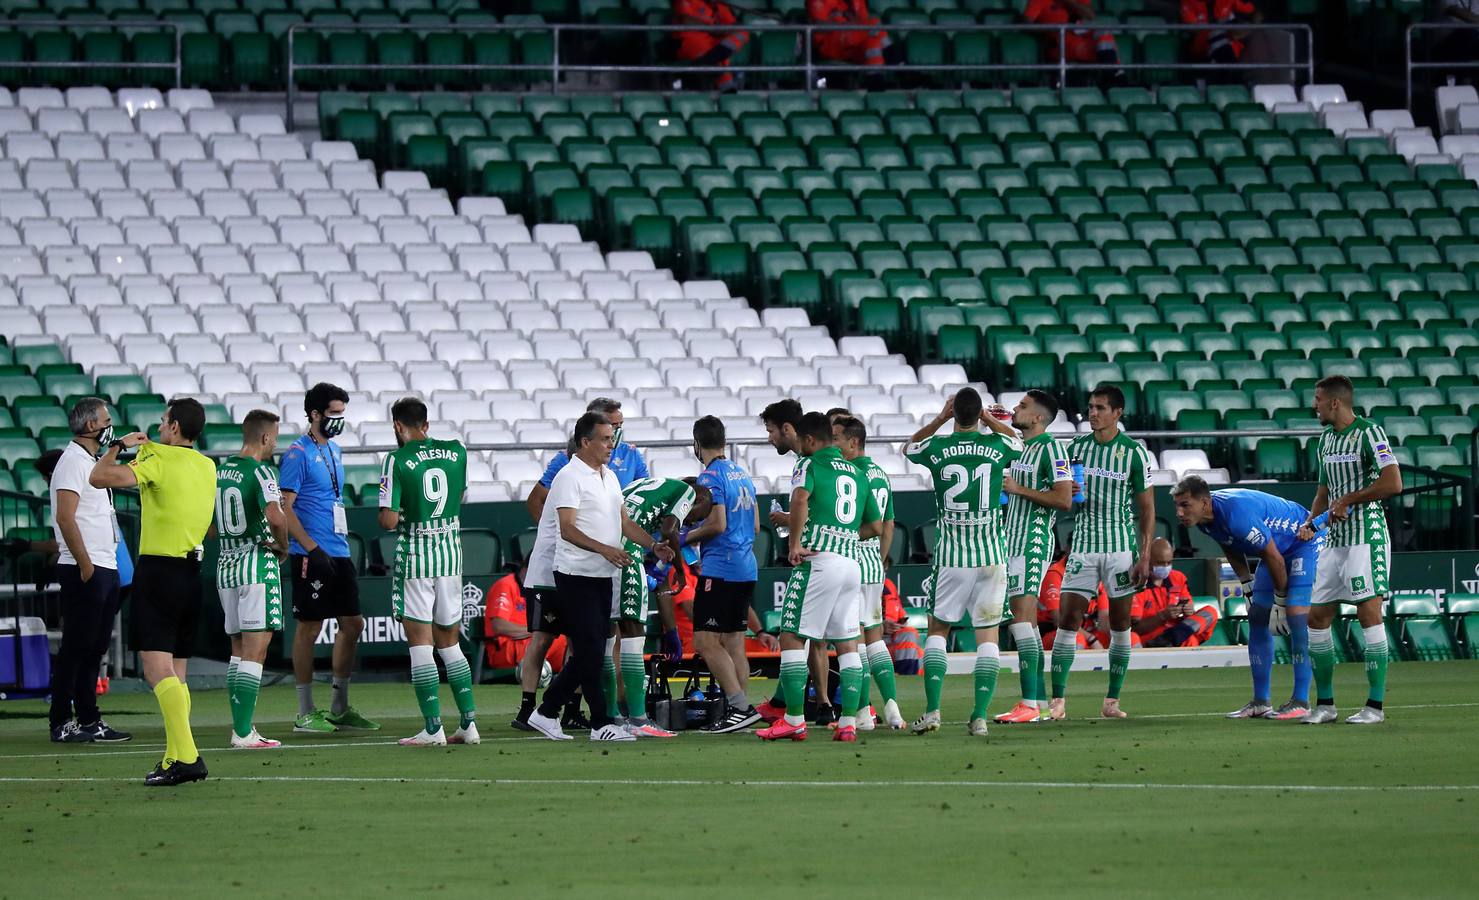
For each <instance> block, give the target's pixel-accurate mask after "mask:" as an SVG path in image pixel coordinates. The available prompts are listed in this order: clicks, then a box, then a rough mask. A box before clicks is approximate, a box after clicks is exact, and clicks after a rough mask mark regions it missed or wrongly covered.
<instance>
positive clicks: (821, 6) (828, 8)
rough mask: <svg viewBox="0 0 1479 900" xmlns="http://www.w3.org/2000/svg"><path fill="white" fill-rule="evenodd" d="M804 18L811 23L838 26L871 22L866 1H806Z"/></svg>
mask: <svg viewBox="0 0 1479 900" xmlns="http://www.w3.org/2000/svg"><path fill="white" fill-rule="evenodd" d="M806 17H807V18H808V19H810V20H811V21H813V22H826V23H833V24H838V25H845V24H850V23H852V22H871V20H872V16H870V15H868V0H806Z"/></svg>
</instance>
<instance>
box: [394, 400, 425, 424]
mask: <svg viewBox="0 0 1479 900" xmlns="http://www.w3.org/2000/svg"><path fill="white" fill-rule="evenodd" d="M390 421H392V422H399V423H401V424H402V425H404V426H406V427H407V428H420V427H421V426H423V425H425V424H426V404H425V403H422V402H421V401H420V400H419V399H417V398H415V397H402V398H401V399H399V400H397V401H395V402H394V403H392V404H391V405H390Z"/></svg>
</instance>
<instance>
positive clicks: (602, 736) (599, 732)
mask: <svg viewBox="0 0 1479 900" xmlns="http://www.w3.org/2000/svg"><path fill="white" fill-rule="evenodd" d="M529 722H530V724H533V722H534V717H533V716H530V717H529ZM636 739H637V736H636V735H634V734H632V733H631V732H630V731H627V730H626V729H625V728H623V727H622V726H620V725H617V724H615V723H612V724H610V725H602V726H601V727H600V728H597V729H596V730H595V731H592V732H591V740H593V741H635V740H636Z"/></svg>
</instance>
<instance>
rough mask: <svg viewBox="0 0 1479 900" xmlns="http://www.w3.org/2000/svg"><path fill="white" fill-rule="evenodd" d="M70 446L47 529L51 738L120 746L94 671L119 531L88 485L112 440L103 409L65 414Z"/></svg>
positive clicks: (107, 622)
mask: <svg viewBox="0 0 1479 900" xmlns="http://www.w3.org/2000/svg"><path fill="white" fill-rule="evenodd" d="M67 425H68V426H69V427H70V428H71V430H72V441H71V443H69V444H67V447H66V449H65V450H63V451H62V456H61V459H59V460H57V464H56V469H55V471H53V472H52V475H51V513H52V522H51V528H52V531H53V533H54V534H55V535H56V544H57V552H58V554H59V557H58V559H57V581H58V583H59V584H60V585H61V595H62V645H61V649H60V650H59V651H58V652H57V660H56V668H55V669H53V670H52V673H51V739H52V741H54V742H56V743H59V744H78V743H92V742H94V741H99V742H104V743H118V742H122V741H126V740H129V739H130V738H131V737H132V735H130V734H128V733H126V732H122V731H118V730H116V729H113V728H110V727H108V724H107V723H106V722H104V721H103V717H102V715H101V714H100V713H99V712H98V695H97V684H98V667H99V665H100V664H101V662H102V659H103V654H104V653H105V652H107V649H108V639H109V638H110V637H111V636H112V634H113V619H114V618H115V617H116V616H117V615H118V591H119V582H118V532H117V522H116V520H115V519H114V516H113V495H112V492H110V491H108V490H106V489H103V488H95V487H93V486H92V485H91V484H89V483H88V477H89V476H90V475H91V474H92V468H93V464H94V463H96V462H97V455H98V450H99V449H100V448H101V447H103V446H105V445H107V444H108V443H109V442H110V441H112V440H113V416H112V414H111V413H109V412H108V404H107V403H106V402H104V401H103V400H100V399H98V398H97V397H84V398H82V399H81V400H78V401H77V403H76V404H74V405H73V406H72V410H71V412H70V413H68V415H67Z"/></svg>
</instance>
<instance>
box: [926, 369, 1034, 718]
mask: <svg viewBox="0 0 1479 900" xmlns="http://www.w3.org/2000/svg"><path fill="white" fill-rule="evenodd" d="M986 418H987V416H986V413H985V412H984V410H983V408H982V402H981V395H980V394H979V393H977V392H976V390H975V389H974V388H961V389H960V391H959V392H957V393H956V394H955V396H953V397H951V398H950V399H949V400H947V401H946V402H945V406H944V408H943V409H941V410H940V414H939V415H937V416H935V418H934V421H932V422H930V423H929V424H927V425H925V426H924V427H923V428H920V429H919V430H918V431H916V432H915V433H914V436H913V437H911V438H910V439H909V443H908V444H907V445H906V446H905V447H904V455H905V456H906V457H908V458H909V459H910V460H911V461H912V462H915V463H918V464H919V465H921V466H924V467H925V468H926V469H929V471H930V474H931V475H932V476H933V477H934V485H935V503H936V505H937V507H938V509H939V516H940V518H939V524H938V529H937V531H936V537H935V548H934V555H935V559H934V562H935V570H934V576H933V578H932V579H931V584H932V587H931V588H930V594H929V607H930V620H929V637H928V638H927V639H926V640H925V644H924V699H925V711H924V714H923V715H921V716H920V717H919V718H918V719H916V720H915V722H914V724H913V726H912V728H911V730H912V731H913V732H914V733H915V734H924V733H926V732H930V731H938V730H939V729H940V721H941V717H940V691H941V688H942V687H943V686H944V683H945V668H946V664H947V663H946V658H945V639H946V637H947V636H948V635H949V634H950V629H951V627H953V626H955V625H959V624H962V623H964V622H965V621H966V620H967V619H969V620H970V624H971V626H972V627H974V628H975V629H976V666H975V677H976V684H975V687H976V690H975V701H976V702H975V708H974V709H973V710H972V712H971V718H970V726H969V731H970V733H971V734H973V735H977V736H985V734H986V709H987V707H988V706H989V705H990V703H991V697H992V694H994V693H995V691H996V677H997V673H998V672H999V670H1000V668H1001V662H1000V651H999V648H998V646H997V631H998V629H999V628H1000V626H1001V623H1002V621H1003V620H1004V618H1005V617H1006V615H1007V614H1006V600H1007V567H1006V562H1007V560H1006V551H1005V549H1004V547H1003V546H1002V521H1001V519H1002V517H1001V484H1002V480H1003V479H1004V478H1005V477H1006V475H1007V473H1008V472H1009V471H1010V470H1011V466H1012V463H1013V462H1014V461H1015V460H1016V459H1017V458H1018V457H1020V456H1021V455H1022V442H1021V441H1019V440H1017V438H1015V437H1013V436H1011V435H1009V434H1000V433H997V432H995V431H991V432H985V433H983V432H982V431H981V430H980V426H981V425H982V423H984V422H985V421H986ZM951 420H954V423H955V427H954V429H953V430H952V431H951V433H950V434H941V435H937V434H935V432H937V431H939V430H940V427H941V426H943V425H944V424H945V423H946V422H949V421H951Z"/></svg>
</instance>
